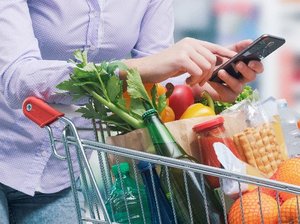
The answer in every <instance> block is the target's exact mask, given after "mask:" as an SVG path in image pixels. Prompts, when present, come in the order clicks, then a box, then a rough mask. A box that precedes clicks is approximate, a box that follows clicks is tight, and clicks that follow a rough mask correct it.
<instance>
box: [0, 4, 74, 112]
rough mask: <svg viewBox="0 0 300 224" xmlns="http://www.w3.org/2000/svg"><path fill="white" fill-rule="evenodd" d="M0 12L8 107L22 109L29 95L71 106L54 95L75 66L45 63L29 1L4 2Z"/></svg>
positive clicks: (1, 76)
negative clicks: (32, 19) (59, 84)
mask: <svg viewBox="0 0 300 224" xmlns="http://www.w3.org/2000/svg"><path fill="white" fill-rule="evenodd" d="M0 12H1V13H0V40H1V41H0V52H1V53H0V91H1V94H3V95H4V97H5V99H6V101H7V103H8V104H9V106H10V107H12V108H21V106H22V102H23V100H24V99H25V98H26V97H27V96H37V97H39V98H41V99H44V100H46V101H48V102H49V103H66V104H68V103H70V101H71V98H70V97H69V96H66V95H61V94H55V93H56V92H57V89H56V88H55V86H56V85H57V84H58V83H60V82H61V81H63V80H64V79H66V78H67V77H68V74H69V73H70V72H71V71H72V66H71V64H69V63H67V62H66V61H56V60H42V57H41V53H40V49H39V45H38V40H37V39H36V37H35V36H34V32H33V27H32V21H31V17H30V14H29V8H28V5H27V0H1V1H0Z"/></svg>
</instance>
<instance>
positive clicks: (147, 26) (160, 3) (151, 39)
mask: <svg viewBox="0 0 300 224" xmlns="http://www.w3.org/2000/svg"><path fill="white" fill-rule="evenodd" d="M173 33H174V12H173V1H172V0H151V1H150V3H149V6H148V8H147V11H146V13H145V15H144V17H143V20H142V23H141V28H140V34H139V39H138V41H137V43H136V45H135V47H134V49H133V50H132V52H131V54H132V57H143V56H146V55H150V54H153V53H156V52H158V51H160V50H162V49H165V48H167V47H169V46H170V45H171V44H173V43H174V37H173Z"/></svg>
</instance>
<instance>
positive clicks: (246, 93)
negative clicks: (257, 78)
mask: <svg viewBox="0 0 300 224" xmlns="http://www.w3.org/2000/svg"><path fill="white" fill-rule="evenodd" d="M252 94H253V89H252V87H251V86H249V85H246V86H245V87H244V89H243V91H242V92H241V93H240V94H239V95H238V97H237V98H236V99H235V101H234V102H233V103H227V102H220V101H214V104H215V112H216V114H219V113H221V112H222V111H224V110H226V109H227V108H229V107H231V106H233V105H234V104H237V103H238V102H241V101H242V100H245V99H248V98H249V97H251V96H252Z"/></svg>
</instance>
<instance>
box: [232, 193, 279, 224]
mask: <svg viewBox="0 0 300 224" xmlns="http://www.w3.org/2000/svg"><path fill="white" fill-rule="evenodd" d="M260 198H261V199H260V200H261V206H260V203H259V196H258V191H252V192H249V193H246V194H244V195H243V196H242V200H241V198H239V199H237V200H236V201H235V202H234V203H233V205H232V206H231V208H230V211H229V214H228V223H229V224H241V223H243V221H244V223H251V224H258V223H262V220H261V216H262V217H263V221H264V222H263V223H265V224H273V223H274V224H275V223H276V224H277V223H278V207H277V202H276V200H275V199H274V198H272V197H271V196H269V195H267V194H264V193H260ZM241 201H242V203H243V213H242V210H241ZM261 211H262V215H261ZM243 216H244V220H243V218H242V217H243Z"/></svg>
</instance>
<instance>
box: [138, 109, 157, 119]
mask: <svg viewBox="0 0 300 224" xmlns="http://www.w3.org/2000/svg"><path fill="white" fill-rule="evenodd" d="M155 113H156V114H157V111H156V110H155V109H149V110H147V111H146V112H145V113H143V115H142V118H143V119H145V118H146V117H147V116H149V115H151V114H155Z"/></svg>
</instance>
